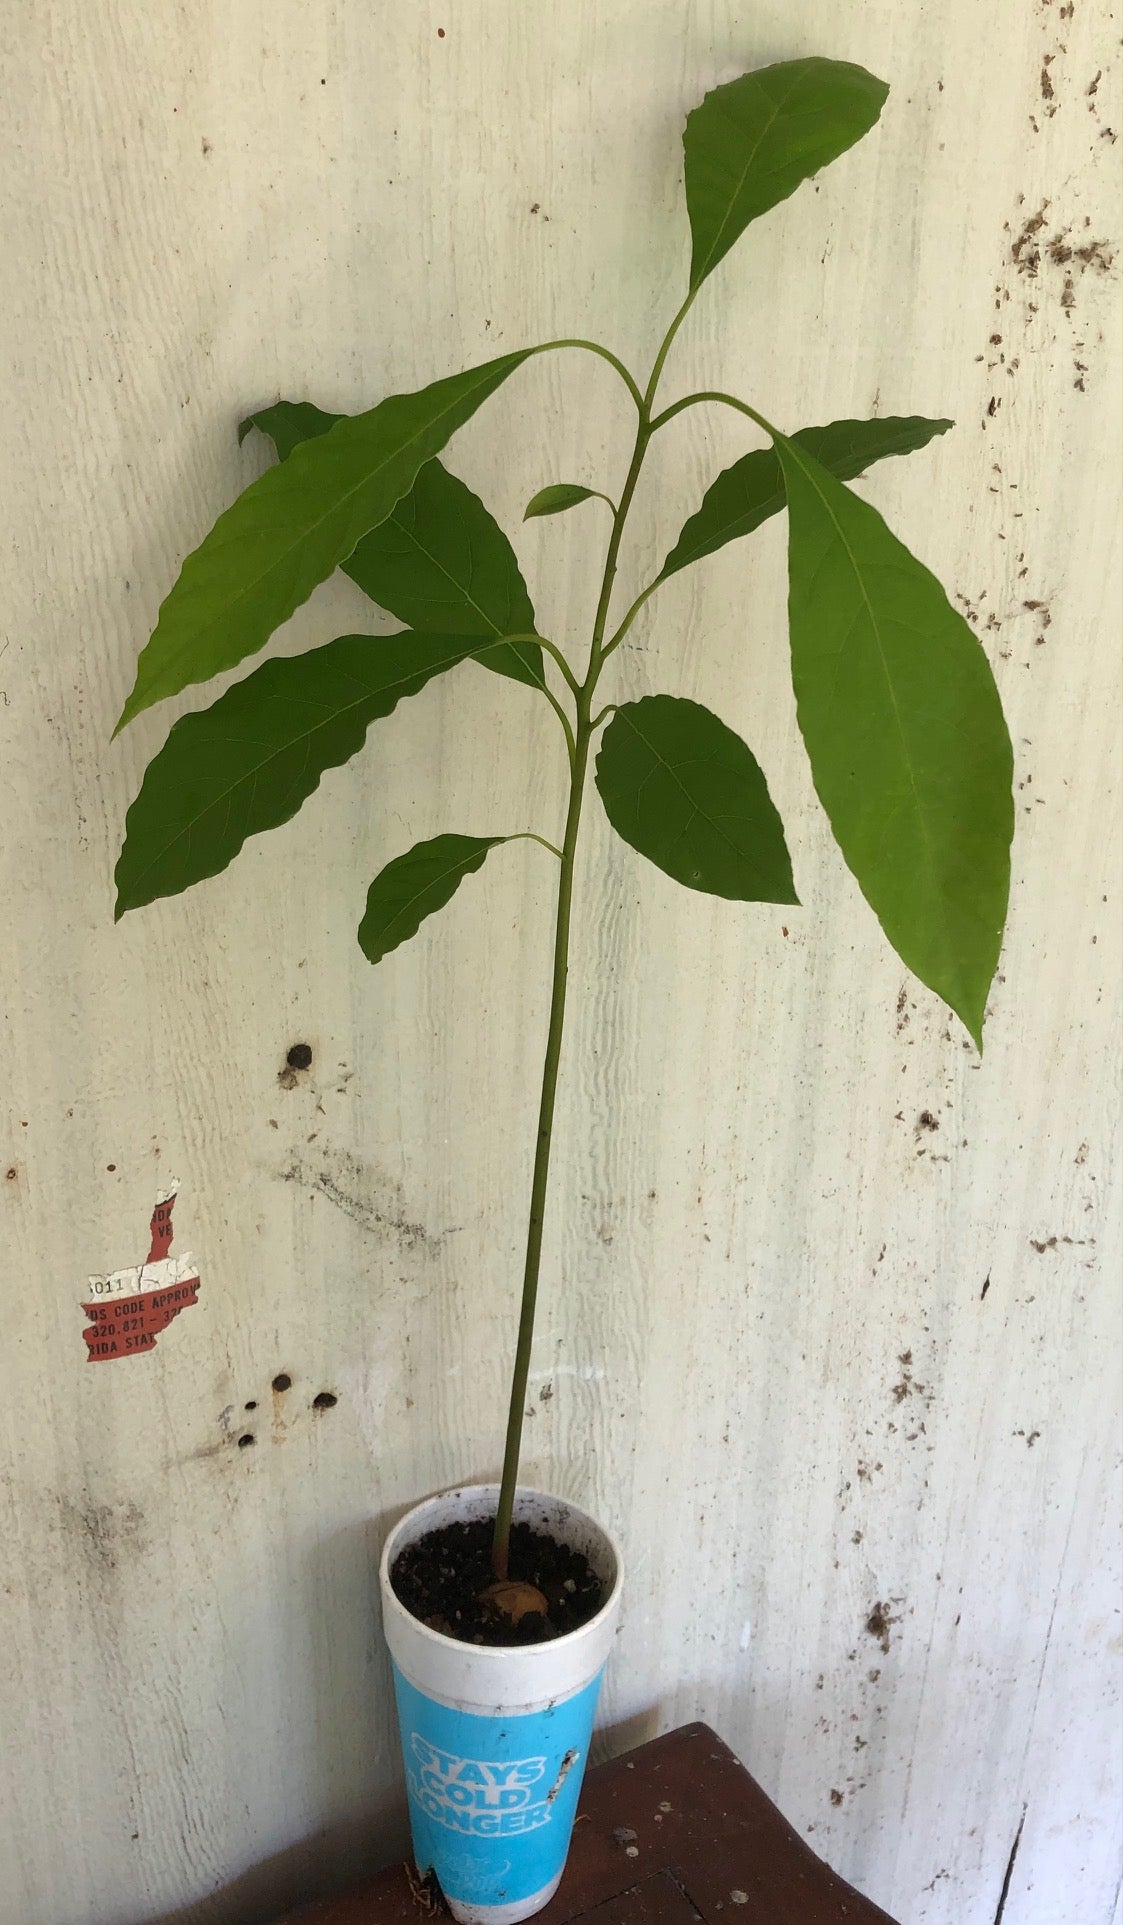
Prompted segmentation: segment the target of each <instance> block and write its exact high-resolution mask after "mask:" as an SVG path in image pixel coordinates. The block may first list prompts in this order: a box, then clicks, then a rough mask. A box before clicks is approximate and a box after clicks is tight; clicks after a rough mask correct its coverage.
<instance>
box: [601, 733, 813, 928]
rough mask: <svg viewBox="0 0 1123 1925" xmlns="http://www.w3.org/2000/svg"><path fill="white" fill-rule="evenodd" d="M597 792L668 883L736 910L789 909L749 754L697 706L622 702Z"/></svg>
mask: <svg viewBox="0 0 1123 1925" xmlns="http://www.w3.org/2000/svg"><path fill="white" fill-rule="evenodd" d="M596 781H597V788H598V789H599V790H600V794H601V800H602V801H603V803H604V806H605V810H606V812H607V815H608V819H609V821H610V822H611V824H612V826H613V828H614V829H615V830H616V832H617V834H618V835H620V836H622V837H623V838H624V841H625V842H630V843H631V845H632V847H633V849H638V850H639V853H640V855H642V856H647V857H648V859H649V860H650V861H651V862H654V863H655V864H656V865H657V867H658V868H660V869H664V870H665V871H666V873H667V874H668V875H669V876H674V878H675V880H676V882H682V883H685V885H686V887H687V888H688V889H702V890H705V891H706V892H707V894H709V895H711V896H729V897H732V898H733V899H734V900H736V901H739V902H793V903H794V902H796V901H798V897H797V896H796V893H795V887H794V885H793V882H792V865H791V860H790V858H789V856H788V851H787V845H786V844H785V841H784V830H783V825H782V824H781V822H780V818H779V816H778V815H777V813H776V810H775V808H774V806H773V804H772V800H771V797H770V796H769V793H768V787H767V784H766V783H765V780H764V776H763V774H762V773H761V769H760V765H759V763H758V762H757V760H756V757H755V756H754V755H753V753H752V751H751V749H749V748H747V747H746V745H745V743H744V742H742V740H741V738H740V736H739V735H734V733H733V730H732V729H728V728H726V726H725V723H724V722H719V720H718V718H717V716H716V715H712V714H711V713H710V710H709V709H705V708H701V707H700V706H699V704H698V703H697V702H686V701H682V700H681V699H679V698H678V697H677V696H672V695H647V696H644V698H643V700H642V701H639V702H625V703H624V704H623V705H622V706H621V707H620V708H618V709H617V710H616V713H615V715H614V716H613V718H612V720H611V722H610V723H609V725H608V727H607V729H606V730H605V732H604V739H603V741H602V743H601V747H600V752H599V754H598V756H597V770H596Z"/></svg>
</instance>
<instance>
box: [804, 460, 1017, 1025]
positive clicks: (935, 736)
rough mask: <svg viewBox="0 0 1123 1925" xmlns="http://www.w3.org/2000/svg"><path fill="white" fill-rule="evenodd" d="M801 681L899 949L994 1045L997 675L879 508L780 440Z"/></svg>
mask: <svg viewBox="0 0 1123 1925" xmlns="http://www.w3.org/2000/svg"><path fill="white" fill-rule="evenodd" d="M776 446H777V451H778V453H779V457H780V462H781V464H782V467H783V473H784V482H785V486H786V488H787V495H788V513H789V520H790V537H789V574H790V591H789V618H790V627H791V645H792V680H793V682H794V685H795V693H796V704H797V712H798V716H799V726H800V728H801V730H802V732H803V739H804V742H805V744H806V746H807V753H808V755H809V757H810V759H811V772H812V776H813V777H814V782H815V787H816V789H817V791H818V794H819V797H820V800H821V801H822V804H823V807H824V808H825V809H826V812H827V815H828V816H829V818H830V823H831V828H832V829H833V831H834V834H835V838H836V840H837V842H838V844H839V847H840V848H841V850H842V853H843V855H844V856H845V858H846V861H847V863H848V864H849V866H850V868H851V869H852V870H853V872H854V875H855V877H856V878H857V881H858V884H859V887H860V888H861V890H862V893H863V895H864V896H865V898H866V900H867V902H868V903H869V904H870V907H871V908H872V909H873V911H874V913H875V915H876V916H877V918H878V920H879V921H880V923H881V926H882V928H883V929H884V931H885V934H886V935H887V936H888V938H889V941H890V942H891V943H892V945H893V947H894V949H895V950H896V951H897V954H898V955H899V956H900V957H901V960H902V961H903V962H904V963H905V964H906V965H907V967H908V968H909V969H911V970H912V971H913V973H914V974H915V975H917V976H919V977H920V980H921V981H922V982H924V983H927V985H928V987H929V988H930V989H934V990H935V992H936V994H937V995H938V996H942V997H943V999H944V1001H945V1002H946V1003H948V1004H949V1005H950V1007H951V1008H952V1009H954V1010H955V1011H956V1013H957V1014H958V1015H959V1016H960V1017H961V1019H962V1021H963V1022H964V1024H965V1025H966V1027H967V1029H968V1030H969V1031H970V1033H971V1035H972V1037H973V1038H974V1040H975V1042H976V1044H978V1046H979V1047H980V1048H981V1047H982V1026H983V1013H984V1010H985V1008H986V999H987V992H988V990H989V988H990V982H991V978H992V976H993V975H994V971H995V967H996V964H997V961H998V952H999V947H1000V945H1001V941H1002V929H1003V924H1004V922H1005V917H1006V904H1007V897H1008V894H1009V886H1010V839H1011V836H1012V834H1013V827H1014V809H1013V799H1012V795H1011V781H1012V754H1011V749H1010V738H1009V735H1008V734H1007V730H1006V724H1005V721H1004V720H1003V716H1002V709H1001V706H1000V703H999V699H998V691H997V689H996V688H995V684H994V677H993V675H992V674H991V671H990V665H989V663H988V662H987V659H986V656H985V655H984V653H983V651H982V649H981V647H980V646H979V643H978V641H977V639H976V637H975V636H974V635H973V634H972V632H971V630H970V629H969V628H968V626H967V623H966V622H965V621H964V620H963V618H962V616H961V615H958V614H957V613H956V611H955V610H954V609H953V608H952V606H951V604H950V603H949V601H948V599H947V596H946V595H945V593H944V591H943V589H942V588H941V587H940V584H939V582H938V581H937V580H936V578H935V576H934V575H932V574H930V573H929V571H928V569H927V568H925V567H923V566H922V564H921V563H920V562H918V561H917V560H916V558H915V556H913V555H911V554H910V553H909V551H908V549H907V548H905V547H903V546H902V544H901V543H900V542H899V541H898V540H897V538H896V536H895V535H893V534H891V533H890V531H889V529H888V528H887V527H886V525H885V523H884V521H883V520H882V518H881V516H880V515H879V514H878V513H877V510H876V509H874V508H871V507H870V506H869V504H868V503H867V502H864V501H861V500H859V498H858V496H857V495H853V494H851V492H850V490H849V489H848V488H845V487H843V485H842V483H841V482H839V481H836V480H835V479H834V477H833V476H831V475H829V474H828V473H827V472H826V470H825V469H824V468H822V467H821V466H820V465H819V463H818V462H817V461H815V460H814V459H813V458H812V457H811V456H810V455H809V454H808V453H807V451H806V450H805V449H803V448H800V447H799V446H798V445H797V444H796V443H795V442H793V441H788V440H786V439H785V438H783V437H778V438H777V442H776Z"/></svg>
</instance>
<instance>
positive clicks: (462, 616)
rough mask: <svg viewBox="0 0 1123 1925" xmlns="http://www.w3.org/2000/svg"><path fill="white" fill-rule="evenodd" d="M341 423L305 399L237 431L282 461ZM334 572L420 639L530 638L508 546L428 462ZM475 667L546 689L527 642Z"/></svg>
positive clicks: (536, 653)
mask: <svg viewBox="0 0 1123 1925" xmlns="http://www.w3.org/2000/svg"><path fill="white" fill-rule="evenodd" d="M345 418H346V417H344V416H342V415H336V414H326V413H325V412H324V411H323V409H321V408H317V407H314V406H313V405H312V403H311V402H309V401H278V402H275V403H274V405H273V406H272V407H270V408H262V409H260V410H259V411H258V412H257V413H256V414H253V415H251V416H250V418H249V420H248V421H247V422H243V423H242V429H243V430H245V431H248V429H249V428H251V427H254V428H260V430H261V431H262V433H263V434H267V435H269V436H270V437H271V439H272V441H273V443H274V446H275V447H276V450H277V453H278V454H279V455H280V457H281V459H282V461H284V460H286V459H287V458H288V456H289V455H290V454H291V453H292V451H293V449H294V448H296V447H299V445H300V443H301V442H302V441H306V440H308V439H310V438H313V437H315V436H317V435H322V434H326V433H327V432H328V430H329V429H330V428H332V427H333V426H334V425H335V423H336V422H337V421H340V420H343V419H345ZM343 572H344V574H345V575H350V577H351V580H352V581H353V582H355V583H356V584H357V586H358V587H359V588H361V589H362V591H363V593H364V594H365V595H369V596H370V598H371V600H372V601H375V602H377V603H378V606H379V607H380V608H386V609H389V611H390V613H391V614H392V615H396V616H397V617H398V620H399V621H402V622H407V623H408V624H409V626H410V627H411V628H416V629H417V630H419V632H421V633H422V634H427V635H432V634H438V635H494V636H496V637H499V636H501V635H527V634H533V633H534V629H535V618H534V608H533V606H532V604H531V600H530V596H529V595H528V593H527V588H526V583H525V582H524V581H523V578H522V575H521V573H520V571H519V564H518V562H517V560H516V559H515V551H514V549H513V548H512V547H511V544H510V542H509V541H508V540H507V537H506V535H505V534H504V533H503V530H502V529H501V528H500V526H499V524H498V522H496V521H495V520H494V518H493V517H492V516H491V515H490V514H489V513H488V511H487V509H486V508H485V507H484V505H483V502H482V501H480V499H479V497H478V496H477V495H474V494H473V493H472V490H471V489H470V488H468V487H467V486H466V485H465V483H464V482H463V481H460V480H459V479H458V478H457V476H456V475H453V474H450V473H449V471H448V469H447V468H445V467H444V466H443V465H442V463H441V462H439V461H436V460H433V461H427V462H426V464H425V466H424V467H423V468H422V469H421V471H420V473H419V474H418V476H417V479H416V481H415V482H414V484H413V487H412V488H411V489H410V492H409V494H408V495H404V496H403V498H402V500H401V501H399V502H398V503H397V506H396V507H395V508H394V509H393V511H392V513H391V514H389V515H388V516H387V518H386V520H385V521H384V522H381V523H380V525H379V526H378V527H377V528H373V529H372V530H371V532H370V533H369V534H368V535H364V536H363V538H362V540H361V541H360V543H359V545H358V547H357V548H356V549H355V552H354V554H353V555H352V556H351V559H350V560H349V561H346V562H344V564H343ZM483 663H484V666H485V667H486V668H492V669H494V670H495V671H496V673H497V674H500V675H509V676H510V677H511V678H512V680H514V681H516V682H527V683H529V684H530V685H531V686H532V687H535V688H542V687H544V686H545V675H544V672H543V668H542V650H541V649H540V648H539V647H538V644H537V643H536V642H507V643H505V644H504V646H503V647H502V648H496V649H492V650H491V652H490V653H489V654H488V655H486V656H485V657H483Z"/></svg>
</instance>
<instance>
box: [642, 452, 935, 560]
mask: <svg viewBox="0 0 1123 1925" xmlns="http://www.w3.org/2000/svg"><path fill="white" fill-rule="evenodd" d="M951 425H952V423H951V422H950V421H925V420H923V419H922V418H921V417H920V416H918V415H908V416H906V417H905V418H904V419H901V418H900V417H898V416H893V415H889V416H887V417H886V418H885V419H883V420H880V421H832V422H831V423H830V424H829V426H827V427H825V428H800V429H798V430H797V432H796V433H795V434H794V435H793V436H792V437H791V438H792V440H793V441H794V442H796V443H797V444H798V446H799V447H801V448H806V450H807V452H808V454H810V455H813V456H814V458H815V460H816V461H818V462H819V463H820V465H821V466H822V467H824V468H826V469H828V470H829V471H830V473H831V474H832V475H836V476H837V477H838V479H839V480H840V481H848V480H850V479H851V478H852V477H853V476H854V475H860V474H861V473H862V472H863V471H864V470H865V469H866V468H868V467H870V466H871V464H872V463H873V462H875V461H882V460H884V458H885V456H886V455H905V454H912V453H913V452H914V451H915V450H916V449H917V448H923V447H924V446H925V444H926V443H927V442H929V441H931V439H932V437H933V435H937V434H946V432H947V430H948V429H949V428H950V427H951ZM786 502H787V496H786V495H785V493H784V477H783V474H782V473H781V470H780V458H779V456H778V455H777V453H776V451H775V449H774V448H754V449H753V450H752V451H751V453H749V454H747V455H742V456H741V459H740V461H735V462H734V463H733V466H732V467H731V468H725V469H723V471H722V473H721V474H720V475H719V476H718V478H717V480H716V481H714V482H712V483H711V484H710V486H709V488H707V490H706V493H705V495H704V497H703V500H702V506H701V507H700V508H699V509H698V511H697V513H696V514H693V515H691V517H690V520H689V521H688V522H687V523H686V525H685V527H684V528H683V531H682V533H681V535H680V536H679V538H678V540H677V541H676V543H675V545H674V547H673V548H672V549H671V552H670V554H669V555H668V556H667V559H666V561H665V562H664V563H663V566H662V569H661V570H660V573H659V580H660V581H666V580H667V578H668V576H670V575H677V573H678V571H679V569H680V568H688V567H689V565H690V563H691V562H694V561H701V560H702V557H703V556H704V555H712V554H715V553H716V551H717V550H718V549H719V548H724V547H725V544H726V542H728V541H737V540H738V539H739V538H740V537H741V536H742V535H751V534H752V532H753V530H754V528H759V527H760V524H761V522H762V521H767V520H768V518H769V516H770V515H777V514H779V512H780V510H781V508H783V507H784V506H785V505H786Z"/></svg>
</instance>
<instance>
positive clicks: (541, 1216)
mask: <svg viewBox="0 0 1123 1925" xmlns="http://www.w3.org/2000/svg"><path fill="white" fill-rule="evenodd" d="M693 299H694V295H693V293H691V294H689V295H688V296H687V298H686V300H685V301H684V302H683V305H682V307H681V308H680V309H679V311H678V313H677V314H676V315H675V318H674V320H673V321H672V322H671V325H670V327H669V328H668V330H667V333H666V335H665V336H664V339H663V342H662V345H661V347H660V349H659V352H658V354H657V355H656V357H655V365H654V367H653V368H652V370H651V377H650V379H649V381H648V384H647V389H646V391H645V392H644V393H643V394H641V393H640V390H639V387H638V384H637V383H636V382H635V381H634V380H633V378H632V376H631V375H630V374H629V373H628V371H627V369H626V368H625V367H624V366H623V364H622V363H621V362H618V361H617V360H616V357H615V355H612V354H609V352H608V350H607V349H606V348H600V347H597V346H596V344H595V343H593V342H590V341H571V342H570V341H553V342H550V343H549V344H548V345H549V346H551V347H585V348H590V349H591V350H592V352H593V353H596V354H600V355H601V356H602V357H603V358H604V359H605V360H607V361H610V362H611V363H612V365H613V366H614V367H615V368H616V369H617V372H618V373H619V374H621V375H622V377H623V379H624V380H625V382H626V383H627V386H628V389H629V392H630V393H631V395H632V399H633V400H634V401H635V403H636V407H637V411H638V414H639V421H638V423H637V426H636V438H635V444H634V446H633V448H632V458H631V462H630V463H629V466H628V473H627V476H626V477H625V481H624V486H623V489H622V490H621V493H620V500H619V503H618V504H617V506H616V508H615V509H614V511H613V516H612V529H611V533H610V534H609V538H608V551H607V553H606V555H605V561H604V575H603V578H602V580H601V589H600V595H599V598H598V600H597V612H596V617H595V619H594V622H593V633H592V639H591V642H590V647H589V666H588V670H587V672H586V675H585V680H584V682H582V683H581V684H580V685H577V684H576V682H575V680H574V681H572V682H571V687H573V689H574V696H575V702H576V710H577V721H576V728H575V731H574V734H573V750H572V754H571V756H570V785H569V805H568V808H567V811H566V821H565V837H564V840H563V843H562V848H561V873H560V875H559V878H558V902H557V917H556V921H555V926H554V959H553V975H552V987H551V993H550V1020H549V1026H548V1029H547V1034H546V1054H545V1059H544V1061H543V1065H542V1091H541V1095H540V1097H539V1103H538V1130H537V1135H536V1137H535V1147H534V1170H533V1174H532V1176H531V1184H530V1220H529V1223H528V1225H527V1236H526V1259H525V1262H524V1265H523V1287H522V1304H521V1308H520V1311H519V1333H518V1340H517V1343H516V1347H515V1364H514V1369H513V1371H512V1375H511V1401H510V1407H509V1409H508V1413H507V1439H506V1446H505V1449H504V1454H503V1479H502V1483H501V1485H500V1490H499V1504H498V1509H497V1512H496V1518H495V1536H494V1539H493V1542H492V1553H491V1563H492V1569H493V1571H494V1573H495V1576H496V1577H497V1578H505V1577H506V1576H507V1573H508V1563H509V1557H510V1540H511V1522H512V1518H513V1515H514V1505H515V1493H516V1489H517V1486H518V1476H519V1456H520V1453H521V1449H522V1432H523V1421H524V1416H525V1411H526V1396H527V1385H528V1383H529V1380H530V1360H531V1352H532V1350H533V1345H534V1315H535V1310H536V1308H537V1303H538V1275H539V1270H540V1268H541V1263H542V1233H543V1228H544V1225H545V1217H546V1192H547V1186H548V1184H549V1177H550V1149H551V1145H552V1141H553V1131H554V1110H555V1105H556V1102H557V1091H558V1069H559V1066H560V1063H561V1050H562V1035H563V1030H564V1026H565V1003H566V991H567V988H568V983H569V936H570V924H571V922H572V917H573V871H574V859H575V856H576V852H577V838H578V834H579V831H580V827H581V804H582V800H583V796H584V789H585V774H586V771H587V769H588V765H589V747H590V743H591V741H592V737H593V733H594V731H595V729H596V728H597V727H598V726H599V725H600V723H601V722H602V721H603V720H604V717H605V715H606V714H608V713H609V711H610V709H611V708H612V707H613V706H614V705H613V704H611V703H610V704H609V707H608V708H606V709H603V710H602V711H601V713H600V714H599V715H598V716H597V717H596V720H595V721H594V720H593V719H592V701H593V692H594V690H595V689H596V685H597V681H598V679H599V676H600V673H601V669H602V668H603V666H604V663H605V661H606V659H607V657H608V656H609V655H610V654H611V652H612V650H613V648H615V647H617V646H618V645H619V643H620V641H621V640H622V639H623V636H624V634H625V633H626V632H627V629H628V627H629V626H630V624H631V622H632V621H633V620H634V618H635V616H636V615H637V614H638V613H639V610H640V608H641V607H642V605H643V602H644V601H645V600H646V599H647V595H648V594H649V593H650V592H651V590H646V591H645V593H644V594H643V595H642V596H641V597H640V598H639V600H638V601H637V602H635V603H633V605H632V608H631V609H630V610H629V611H628V614H627V615H626V616H625V617H624V620H623V622H622V623H621V625H620V627H619V628H618V629H617V631H616V633H615V635H614V636H613V638H612V640H611V642H609V644H608V646H607V647H606V646H605V640H604V637H605V631H606V629H607V626H608V612H609V608H610V606H611V602H612V590H613V587H614V585H615V581H616V567H617V563H618V561H619V558H620V546H621V543H622V541H623V538H624V527H625V524H626V522H627V519H628V511H629V509H630V508H631V505H632V498H633V496H634V494H635V491H636V484H637V482H638V481H639V477H640V470H641V469H642V467H643V461H644V456H645V455H646V453H647V448H648V444H649V442H650V440H651V436H652V433H653V426H652V420H651V406H652V402H653V401H654V399H655V394H656V390H657V389H658V386H659V377H660V375H661V374H662V372H663V366H664V363H665V362H666V359H667V355H668V354H669V352H670V349H671V343H672V342H673V340H674V338H675V335H676V334H677V333H678V330H679V328H680V326H681V325H682V322H683V320H684V319H685V317H686V313H687V310H688V309H689V307H690V304H691V302H692V301H693ZM652 586H653V587H654V584H652ZM567 679H568V678H567ZM547 692H549V691H547Z"/></svg>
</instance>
